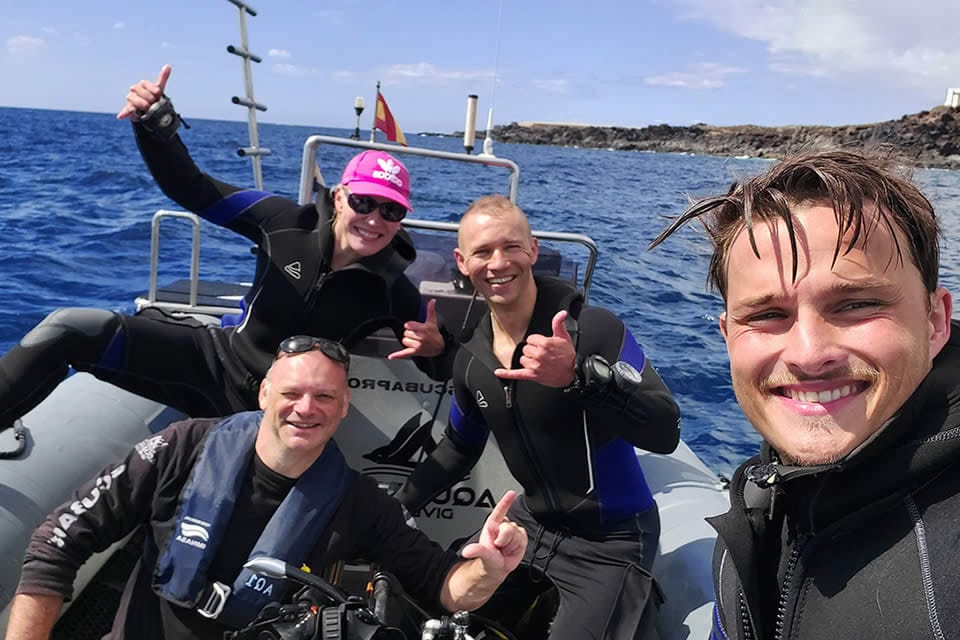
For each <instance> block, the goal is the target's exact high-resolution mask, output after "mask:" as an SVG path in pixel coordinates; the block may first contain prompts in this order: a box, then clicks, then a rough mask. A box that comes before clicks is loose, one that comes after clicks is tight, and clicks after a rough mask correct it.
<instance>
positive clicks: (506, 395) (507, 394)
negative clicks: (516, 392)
mask: <svg viewBox="0 0 960 640" xmlns="http://www.w3.org/2000/svg"><path fill="white" fill-rule="evenodd" d="M503 401H504V402H505V403H506V405H507V409H511V408H513V393H511V390H510V385H509V384H505V385H503Z"/></svg>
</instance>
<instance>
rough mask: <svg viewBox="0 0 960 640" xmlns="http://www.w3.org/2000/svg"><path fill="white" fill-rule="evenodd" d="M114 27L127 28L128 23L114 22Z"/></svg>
mask: <svg viewBox="0 0 960 640" xmlns="http://www.w3.org/2000/svg"><path fill="white" fill-rule="evenodd" d="M113 28H114V29H117V30H119V29H126V28H127V23H126V22H114V23H113Z"/></svg>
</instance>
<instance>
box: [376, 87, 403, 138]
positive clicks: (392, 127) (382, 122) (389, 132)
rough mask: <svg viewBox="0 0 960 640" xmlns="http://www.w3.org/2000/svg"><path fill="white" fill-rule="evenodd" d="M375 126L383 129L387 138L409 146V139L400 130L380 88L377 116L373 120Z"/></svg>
mask: <svg viewBox="0 0 960 640" xmlns="http://www.w3.org/2000/svg"><path fill="white" fill-rule="evenodd" d="M373 126H374V127H376V128H377V129H380V131H383V133H384V134H386V136H387V140H390V141H391V142H399V143H400V144H402V145H403V146H405V147H406V146H407V139H406V137H404V135H403V131H401V130H400V125H399V124H397V119H396V118H394V117H393V114H392V113H390V107H388V106H387V101H386V100H384V99H383V95H382V94H381V93H380V91H379V90H378V91H377V117H376V119H375V120H374V121H373Z"/></svg>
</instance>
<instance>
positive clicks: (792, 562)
mask: <svg viewBox="0 0 960 640" xmlns="http://www.w3.org/2000/svg"><path fill="white" fill-rule="evenodd" d="M805 545H806V537H801V538H800V539H798V540H797V543H796V545H795V546H794V547H793V551H791V552H790V558H789V559H788V560H787V568H786V569H785V570H784V572H783V583H782V584H781V585H780V602H779V603H777V621H776V626H775V627H774V630H773V637H774V640H780V638H782V637H783V632H784V626H785V625H786V622H787V604H788V601H789V600H790V592H791V591H792V588H793V582H794V578H795V576H796V573H797V565H798V564H799V563H800V554H801V553H802V552H803V547H804V546H805Z"/></svg>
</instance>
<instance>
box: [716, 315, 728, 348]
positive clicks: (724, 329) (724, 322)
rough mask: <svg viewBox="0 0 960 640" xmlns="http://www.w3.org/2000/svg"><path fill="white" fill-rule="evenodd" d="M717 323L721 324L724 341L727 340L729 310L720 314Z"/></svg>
mask: <svg viewBox="0 0 960 640" xmlns="http://www.w3.org/2000/svg"><path fill="white" fill-rule="evenodd" d="M717 324H718V325H720V335H722V336H723V341H724V342H726V341H727V312H726V311H724V312H722V313H721V314H720V318H719V319H718V320H717Z"/></svg>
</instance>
